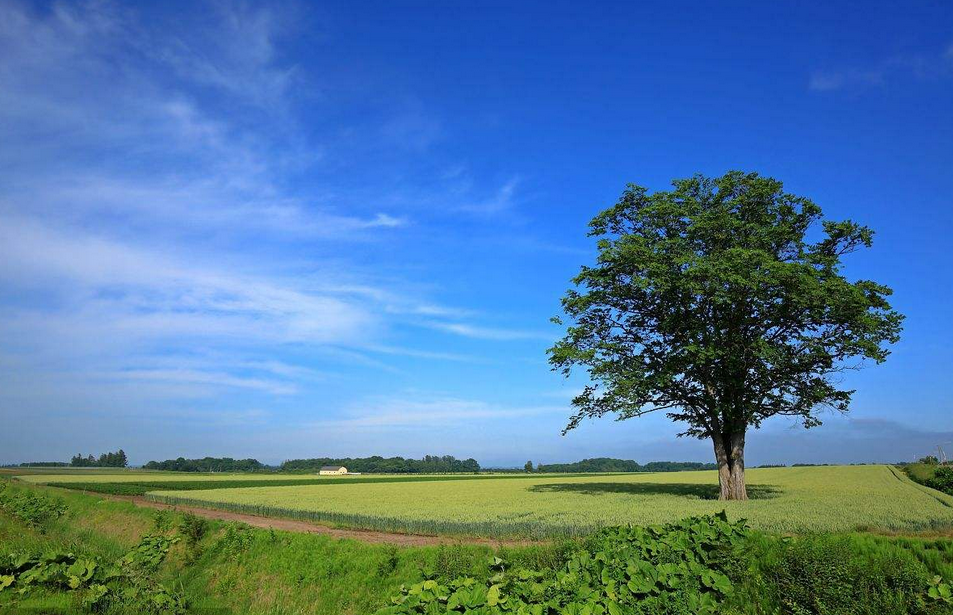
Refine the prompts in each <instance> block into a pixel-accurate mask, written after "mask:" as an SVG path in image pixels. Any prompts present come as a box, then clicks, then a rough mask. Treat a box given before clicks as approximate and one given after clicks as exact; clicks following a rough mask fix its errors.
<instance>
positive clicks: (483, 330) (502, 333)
mask: <svg viewBox="0 0 953 615" xmlns="http://www.w3.org/2000/svg"><path fill="white" fill-rule="evenodd" d="M427 326H429V327H431V328H433V329H437V330H438V331H445V332H447V333H452V334H454V335H460V336H463V337H469V338H474V339H481V340H494V341H512V340H534V339H535V340H551V339H553V336H552V335H548V334H546V333H543V332H541V331H524V330H520V329H502V328H496V327H483V326H479V325H471V324H465V323H459V322H430V323H427Z"/></svg>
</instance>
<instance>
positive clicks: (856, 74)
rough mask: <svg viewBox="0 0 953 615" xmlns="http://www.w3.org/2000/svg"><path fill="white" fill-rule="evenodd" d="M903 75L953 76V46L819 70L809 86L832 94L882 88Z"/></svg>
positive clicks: (919, 77)
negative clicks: (864, 64)
mask: <svg viewBox="0 0 953 615" xmlns="http://www.w3.org/2000/svg"><path fill="white" fill-rule="evenodd" d="M901 75H910V76H913V77H915V78H917V79H936V78H945V77H949V76H951V75H953V43H951V44H950V45H949V46H947V48H946V49H945V50H943V51H941V52H939V53H935V54H930V55H926V54H921V55H912V54H908V55H896V56H892V57H889V58H886V59H885V60H883V61H881V62H880V63H878V64H876V65H874V66H868V67H846V68H840V69H832V70H818V71H815V72H814V73H812V74H811V77H810V81H809V82H808V87H809V88H810V89H811V90H816V91H819V92H828V91H833V90H842V89H855V88H864V87H872V86H882V85H886V84H887V83H888V82H889V81H890V80H891V79H894V78H897V77H899V76H901Z"/></svg>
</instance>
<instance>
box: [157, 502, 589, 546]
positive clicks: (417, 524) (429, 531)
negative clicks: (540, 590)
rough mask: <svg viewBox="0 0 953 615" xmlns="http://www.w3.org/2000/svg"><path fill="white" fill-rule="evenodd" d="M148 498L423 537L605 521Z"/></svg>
mask: <svg viewBox="0 0 953 615" xmlns="http://www.w3.org/2000/svg"><path fill="white" fill-rule="evenodd" d="M146 499H147V500H151V501H153V502H160V503H163V504H170V505H172V506H197V507H201V508H214V509H216V510H224V511H228V512H235V513H241V514H246V515H256V516H259V517H273V518H283V519H295V520H298V521H311V522H316V523H326V524H332V525H340V526H343V527H354V528H360V529H365V530H374V531H378V532H398V533H404V534H417V535H423V536H476V537H486V538H500V537H512V538H526V539H531V540H542V539H547V538H575V537H580V536H587V535H589V534H591V533H592V532H593V531H596V530H598V529H601V528H602V527H604V524H602V523H597V522H593V523H589V524H569V523H567V524H560V525H551V524H546V523H540V522H538V521H535V520H533V521H500V520H492V521H458V520H452V519H412V518H399V517H386V516H375V515H367V514H362V513H345V512H333V511H318V510H296V509H294V508H283V507H281V506H266V505H260V504H239V503H235V502H214V501H209V500H198V499H194V498H189V497H185V496H175V495H164V494H154V493H150V494H147V495H146Z"/></svg>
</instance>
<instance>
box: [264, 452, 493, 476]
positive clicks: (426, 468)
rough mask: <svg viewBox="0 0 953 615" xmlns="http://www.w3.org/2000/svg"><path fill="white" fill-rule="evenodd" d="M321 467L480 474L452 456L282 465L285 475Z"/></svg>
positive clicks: (320, 460) (326, 459)
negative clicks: (290, 472) (289, 472)
mask: <svg viewBox="0 0 953 615" xmlns="http://www.w3.org/2000/svg"><path fill="white" fill-rule="evenodd" d="M321 466H344V467H345V468H347V469H348V472H363V473H368V474H377V473H382V474H444V473H448V472H479V471H480V464H479V463H477V460H476V459H457V458H456V457H453V456H452V455H443V456H439V457H438V456H436V455H426V456H425V457H424V458H423V459H404V458H403V457H388V458H386V459H385V458H384V457H379V456H374V457H355V458H351V457H347V458H344V459H332V458H330V457H322V458H317V459H292V460H290V461H286V462H284V463H282V464H281V469H282V470H285V471H295V470H314V471H317V470H318V469H319V468H320V467H321Z"/></svg>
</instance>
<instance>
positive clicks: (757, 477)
mask: <svg viewBox="0 0 953 615" xmlns="http://www.w3.org/2000/svg"><path fill="white" fill-rule="evenodd" d="M748 474H749V476H748V481H749V494H750V495H751V496H752V500H750V501H748V502H720V501H718V500H716V499H715V497H716V495H717V475H716V474H715V473H714V472H672V473H660V474H627V475H603V476H583V477H578V476H569V475H562V476H533V477H527V478H526V479H525V480H506V479H502V478H489V479H485V480H468V481H399V482H389V483H388V482H378V483H359V484H353V485H349V484H342V485H339V486H337V487H335V488H334V489H328V488H327V487H326V486H325V485H320V484H319V485H301V486H282V487H245V488H237V489H218V490H205V491H202V490H199V491H190V492H189V493H188V494H187V496H186V495H184V494H179V493H176V492H174V491H156V492H153V493H151V494H150V496H149V497H151V498H154V499H157V500H160V501H166V502H173V503H181V504H188V503H193V504H199V505H203V506H211V507H215V508H223V509H227V510H234V511H240V512H250V513H255V514H265V515H274V516H289V517H295V518H302V519H312V520H316V521H326V522H332V523H339V524H344V525H350V526H354V527H362V528H368V529H381V530H393V531H405V532H420V533H434V534H441V533H447V534H465V535H474V536H494V537H530V538H542V537H549V536H561V535H578V534H584V533H587V532H590V531H592V530H593V529H595V528H598V527H601V526H606V525H618V524H637V525H641V524H654V523H663V522H668V521H673V520H677V519H680V518H682V517H685V516H687V515H699V514H708V513H716V512H718V511H721V510H722V509H726V510H727V512H728V515H729V517H730V518H733V519H737V518H746V519H748V520H749V522H750V524H751V525H752V526H753V527H755V528H758V529H762V530H768V531H775V532H791V533H805V532H821V531H849V530H855V529H871V528H872V529H883V530H896V531H922V530H932V529H947V528H950V527H953V497H950V496H946V495H943V494H941V493H939V492H936V491H933V490H929V489H926V488H924V487H922V486H920V485H917V484H915V483H913V482H912V481H910V480H909V479H908V478H907V477H906V476H904V475H903V474H902V473H901V472H900V471H898V470H896V469H895V468H892V467H890V466H825V467H802V468H765V469H753V470H749V472H748Z"/></svg>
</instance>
